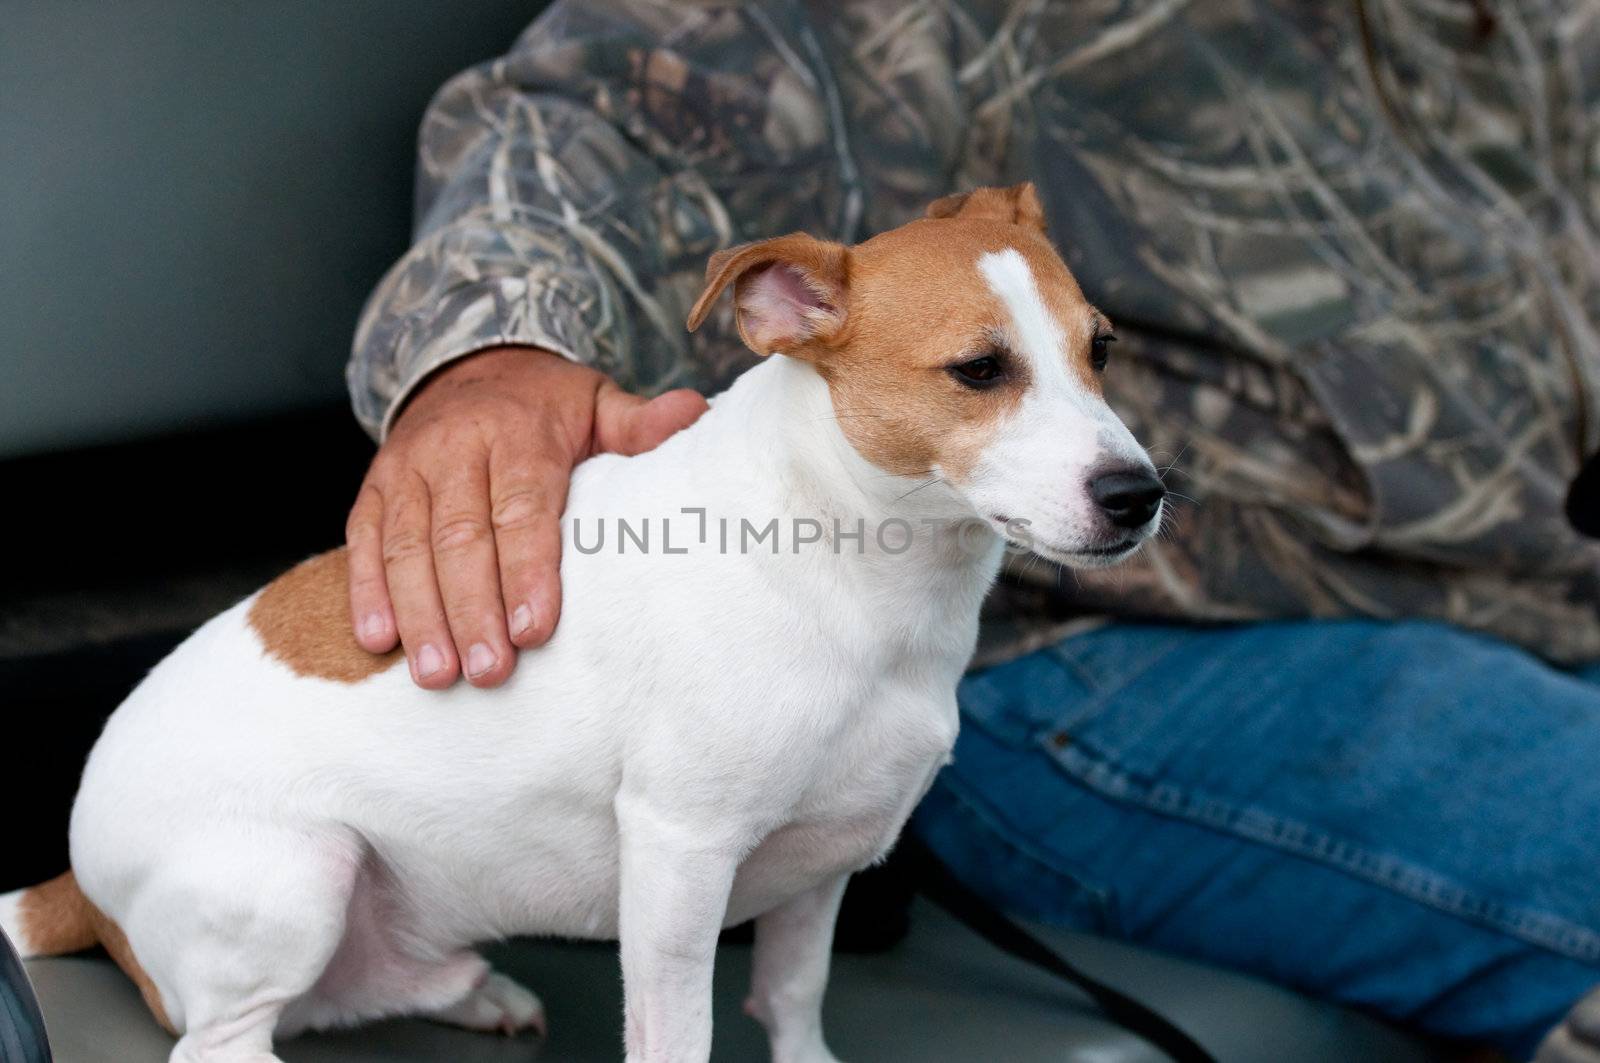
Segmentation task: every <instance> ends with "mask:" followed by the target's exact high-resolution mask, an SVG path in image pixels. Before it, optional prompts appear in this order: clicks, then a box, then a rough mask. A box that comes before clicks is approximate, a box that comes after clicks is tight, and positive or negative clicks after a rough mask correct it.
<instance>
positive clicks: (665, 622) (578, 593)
mask: <svg viewBox="0 0 1600 1063" xmlns="http://www.w3.org/2000/svg"><path fill="white" fill-rule="evenodd" d="M730 284H731V285H732V286H733V289H734V300H733V304H734V307H733V312H734V314H735V317H736V321H737V326H738V330H739V334H740V336H741V337H742V338H743V339H744V342H745V343H746V344H748V345H749V347H750V349H751V350H753V351H755V352H756V353H757V354H760V355H765V356H766V358H765V360H764V361H763V362H761V363H759V364H758V365H756V366H755V367H754V368H752V369H750V370H749V371H748V372H746V373H744V374H743V375H742V376H741V377H739V379H738V380H737V381H736V382H735V383H734V384H733V385H732V386H731V387H730V388H729V389H728V390H727V391H726V392H724V393H723V394H722V395H720V396H719V397H718V398H717V399H716V400H715V401H714V402H713V404H712V406H711V409H710V410H709V411H708V412H707V413H706V414H705V415H704V416H703V417H702V418H701V419H700V420H699V422H698V423H696V424H695V425H693V426H692V427H690V428H688V429H686V430H684V431H682V432H680V433H678V434H677V435H675V436H673V437H672V438H670V439H668V440H667V441H666V442H665V443H663V444H662V445H661V446H660V447H658V448H657V449H655V450H653V451H651V452H649V453H646V454H641V455H639V456H637V457H630V458H622V457H617V456H613V455H605V456H600V457H596V458H592V459H590V460H589V461H586V462H584V463H583V464H582V465H581V466H579V467H578V468H577V469H576V470H575V471H574V473H573V477H572V489H571V495H570V496H569V500H568V503H567V510H566V514H565V518H564V522H563V524H564V528H565V529H566V532H567V533H568V534H567V543H566V550H565V551H564V554H563V559H562V565H561V578H562V580H563V583H564V585H565V587H566V588H567V593H566V602H567V605H566V608H565V611H564V612H563V615H562V619H561V625H560V630H559V631H557V632H556V635H555V637H554V638H553V639H552V640H551V641H550V642H549V643H548V644H547V645H546V646H544V647H543V648H542V649H539V650H536V651H530V652H527V653H525V654H524V655H523V658H522V663H521V666H520V667H519V668H518V669H517V670H516V672H515V674H514V675H513V676H512V677H511V679H510V680H509V681H508V682H507V683H506V684H505V685H504V686H502V687H500V688H499V689H496V690H492V691H490V690H478V689H473V688H471V687H466V686H458V687H456V688H454V689H453V690H450V691H447V692H443V693H439V692H430V691H426V690H421V689H418V688H417V687H416V686H415V685H414V684H413V683H412V681H411V677H410V675H409V674H408V673H407V671H406V669H405V668H403V667H398V666H397V665H398V662H399V657H398V655H397V654H389V655H387V656H382V657H378V656H370V655H368V654H366V653H365V652H364V651H362V650H361V649H359V648H358V647H357V645H356V643H355V641H354V639H353V638H352V636H351V635H350V633H349V620H348V615H347V613H346V606H345V590H344V588H345V559H344V555H343V552H342V551H335V552H333V553H330V554H324V555H322V556H320V557H317V558H313V559H312V560H310V561H307V562H305V563H304V564H302V565H300V566H299V567H298V568H295V569H293V570H292V571H290V572H289V573H288V574H286V575H284V576H283V577H281V578H280V579H278V580H277V581H276V582H274V583H272V584H269V585H268V586H267V587H266V588H264V589H263V590H261V591H260V592H258V593H257V594H255V595H254V596H252V597H250V598H248V599H246V600H245V601H243V602H241V603H239V604H238V605H237V606H235V607H233V608H232V609H229V610H228V611H227V612H225V613H223V614H222V615H220V616H218V617H216V618H215V619H213V620H211V621H210V622H208V623H207V624H205V625H204V626H203V627H201V628H200V629H199V630H198V631H196V632H195V633H194V635H193V636H191V637H190V638H189V639H188V641H186V642H185V643H184V644H183V645H182V646H180V647H179V648H178V649H177V650H175V651H174V652H173V653H172V655H171V656H170V657H168V658H167V659H166V660H164V661H163V662H162V663H161V664H159V665H157V666H156V668H155V669H154V670H153V671H152V672H151V673H150V675H149V676H148V677H147V678H146V679H145V680H144V681H143V682H142V683H141V684H140V685H139V686H138V687H137V688H136V689H135V690H134V691H133V693H132V694H131V695H129V697H128V699H127V701H126V702H124V703H123V705H122V706H121V707H120V708H119V709H118V710H117V711H116V712H115V713H114V714H113V715H112V716H111V718H110V720H109V721H108V722H107V724H106V727H105V732H104V733H103V734H102V735H101V737H100V739H99V741H98V743H97V744H96V745H95V747H94V751H93V752H92V753H91V754H90V756H89V761H88V766H87V767H86V768H85V770H84V774H83V782H82V786H81V789H80V790H79V792H78V797H77V802H76V804H75V806H74V808H73V811H72V827H71V854H72V868H73V870H72V871H70V872H68V873H67V874H65V875H63V876H61V877H60V878H57V879H54V880H52V881H51V882H48V883H45V884H43V885H40V886H36V887H33V888H31V889H27V890H23V891H20V892H18V893H12V894H8V895H6V896H5V897H3V898H0V925H3V927H4V929H5V931H6V933H7V934H9V935H10V936H11V937H12V938H13V940H14V941H15V942H16V943H17V945H18V947H19V949H20V951H21V952H22V953H23V955H35V956H37V955H48V954H57V953H62V952H68V951H74V950H78V949H83V948H87V947H90V946H91V945H94V944H95V943H99V944H102V945H104V946H105V947H106V949H107V950H108V951H109V952H110V954H111V955H112V956H113V957H114V958H115V959H116V961H117V962H118V963H119V964H120V965H121V966H122V967H123V969H124V970H126V971H127V972H128V974H129V975H131V976H132V977H133V979H134V980H135V981H136V982H137V983H138V984H139V986H140V988H141V990H142V992H143V994H144V998H145V1000H146V1001H147V1002H148V1004H149V1006H150V1008H151V1009H152V1010H153V1011H154V1012H155V1015H156V1018H157V1019H158V1020H159V1021H160V1022H161V1023H162V1024H163V1025H164V1026H166V1027H167V1028H168V1029H169V1030H170V1031H172V1032H173V1033H174V1034H176V1035H179V1040H178V1042H177V1044H176V1046H175V1047H174V1048H173V1051H172V1059H173V1060H174V1061H184V1063H223V1061H246V1060H248V1061H251V1063H266V1061H270V1060H275V1059H277V1058H278V1057H277V1056H275V1055H273V1041H274V1038H284V1037H288V1036H291V1035H292V1034H294V1033H295V1032H297V1031H300V1030H305V1029H319V1028H327V1027H335V1026H347V1025H351V1024H354V1023H358V1022H362V1021H365V1020H369V1019H378V1018H382V1017H385V1016H395V1015H420V1016H426V1017H428V1018H432V1019H436V1020H439V1021H441V1022H446V1023H453V1024H457V1025H460V1026H464V1027H467V1028H469V1029H474V1030H505V1031H516V1030H521V1029H524V1028H540V1029H542V1027H543V1023H544V1015H543V1011H542V1008H541V1006H540V1003H539V1000H538V998H536V997H535V996H534V994H533V993H531V992H529V991H528V990H527V989H525V988H523V987H522V986H520V985H518V984H517V983H515V982H513V981H512V980H511V979H509V978H507V977H505V976H503V975H501V974H499V973H498V972H496V971H494V970H492V969H491V968H490V967H489V965H488V964H487V963H486V962H485V961H484V960H483V959H482V958H481V957H480V956H479V955H478V954H477V953H476V952H475V951H473V945H474V943H477V942H483V941H485V940H490V939H496V938H502V937H506V936H509V935H542V934H547V935H559V936H565V937H578V938H618V939H620V941H621V952H622V971H623V981H624V990H625V997H626V1008H625V1022H624V1041H625V1044H626V1050H627V1058H628V1059H629V1060H652V1061H655V1060H662V1061H667V1060H670V1061H680V1060H704V1059H706V1058H707V1057H708V1055H709V1053H710V1050H711V969H712V961H713V957H714V954H715V950H716V945H717V935H718V932H719V931H720V930H721V929H722V928H723V927H726V926H731V925H733V924H735V923H739V922H742V921H744V920H746V919H751V918H754V919H755V920H756V944H755V956H754V976H753V986H752V989H751V994H750V998H749V1000H748V1002H747V1004H746V1008H747V1010H748V1011H749V1012H750V1014H752V1015H753V1016H755V1017H756V1018H757V1019H759V1020H760V1021H761V1022H762V1023H763V1024H765V1026H766V1027H767V1030H768V1032H769V1035H770V1039H771V1047H772V1056H773V1058H774V1059H776V1060H779V1061H780V1063H789V1061H793V1063H817V1061H823V1060H831V1059H833V1056H832V1054H831V1053H830V1052H829V1051H828V1049H827V1047H826V1045H825V1044H824V1042H823V1036H822V1030H821V1017H820V1013H821V1000H822V994H823V986H824V983H825V982H826V980H827V974H828V954H829V944H830V941H831V939H832V933H833V925H834V917H835V914H836V913H837V911H838V907H839V899H840V896H841V894H842V893H843V891H844V886H845V880H846V879H847V878H848V877H849V875H850V873H851V872H853V871H856V870H858V869H860V868H863V867H866V866H868V865H869V864H872V863H873V862H874V861H877V860H879V859H880V858H882V857H883V855H884V854H885V853H886V852H887V850H888V849H889V847H890V846H891V845H892V844H893V843H894V840H895V837H896V835H897V834H898V833H899V831H900V829H901V827H902V825H904V823H905V821H906V818H907V816H908V815H909V814H910V812H911V810H912V808H913V806H915V805H916V803H917V801H918V800H919V799H920V798H921V797H922V795H923V794H924V792H926V790H927V789H928V786H929V784H930V782H931V781H932V779H933V776H934V773H935V772H937V771H938V770H939V768H940V766H941V765H943V764H944V763H945V762H946V760H947V759H948V757H949V754H950V750H951V747H952V745H953V743H954V741H955V737H956V719H957V716H956V697H955V693H956V682H957V680H958V679H959V678H960V676H961V672H962V669H963V667H964V666H965V665H966V663H967V661H968V659H969V658H970V656H971V654H972V651H973V648H974V645H975V640H976V637H977V632H978V607H979V604H980V603H981V602H982V600H983V598H984V595H985V592H986V591H987V590H988V588H989V586H990V584H991V583H992V582H993V581H994V579H995V577H996V574H997V572H998V569H999V566H1000V563H1001V559H1002V554H1003V550H1004V547H1005V544H1006V542H1007V540H1008V539H1010V540H1012V541H1017V540H1019V539H1020V538H1022V537H1023V532H1026V540H1027V545H1028V546H1029V547H1030V548H1032V549H1033V550H1034V551H1035V552H1037V553H1039V554H1042V555H1043V556H1045V557H1047V558H1050V559H1053V560H1055V561H1058V562H1060V563H1063V564H1067V565H1078V566H1103V565H1109V564H1112V563H1114V562H1116V561H1118V560H1120V559H1122V558H1125V557H1127V556H1128V555H1129V554H1130V553H1132V552H1133V551H1134V550H1136V549H1137V548H1138V547H1139V545H1140V543H1142V542H1143V541H1144V540H1145V539H1147V538H1148V537H1149V536H1150V535H1151V534H1152V533H1153V531H1154V530H1155V528H1156V527H1157V525H1158V524H1159V523H1160V519H1161V510H1162V495H1163V490H1162V485H1161V481H1160V479H1159V478H1158V477H1157V475H1156V471H1155V469H1154V468H1153V466H1152V465H1151V463H1150V460H1149V458H1148V457H1147V456H1146V455H1145V453H1144V451H1143V450H1142V449H1141V448H1140V447H1139V445H1138V444H1137V443H1135V442H1134V439H1133V437H1132V435H1131V434H1130V433H1129V431H1128V430H1127V428H1126V427H1125V426H1124V425H1123V424H1122V422H1121V421H1120V420H1119V419H1118V418H1117V417H1116V415H1115V414H1113V413H1112V412H1111V410H1110V408H1109V407H1108V406H1107V405H1106V403H1105V401H1104V400H1103V398H1102V397H1101V389H1100V372H1101V369H1102V368H1103V367H1104V364H1105V356H1106V347H1107V344H1108V343H1109V342H1110V340H1111V338H1112V337H1111V334H1110V331H1109V330H1110V324H1109V323H1108V322H1107V321H1106V320H1105V318H1104V317H1102V316H1101V315H1100V314H1099V313H1098V312H1097V311H1096V310H1095V309H1094V308H1093V307H1091V306H1090V305H1089V304H1088V303H1087V302H1086V301H1085V300H1084V297H1083V294H1082V292H1080V291H1079V290H1078V285H1077V284H1076V282H1074V280H1073V278H1072V275H1071V274H1070V273H1069V272H1068V270H1067V268H1066V266H1065V264H1063V262H1062V261H1061V259H1060V258H1059V257H1058V256H1057V255H1056V253H1055V251H1054V250H1053V249H1052V247H1051V246H1050V244H1049V242H1048V240H1047V238H1046V235H1045V226H1044V216H1043V212H1042V210H1041V209H1040V206H1039V201H1038V198H1037V196H1036V194H1035V192H1034V190H1033V187H1032V186H1031V185H1026V184H1024V185H1019V186H1016V187H1013V188H1005V189H1000V188H985V189H979V190H978V191H975V192H972V193H968V194H965V195H959V196H951V197H947V198H945V199H941V200H939V201H938V202H936V203H934V204H933V205H932V206H931V207H930V208H929V209H928V212H927V216H926V217H925V218H922V219H918V220H916V221H913V222H911V223H910V224H907V225H905V226H903V227H901V228H898V229H895V230H893V231H890V232H887V233H884V234H882V235H880V236H877V237H875V238H873V239H871V240H868V241H866V242H865V243H862V244H860V245H858V246H855V247H845V246H842V245H840V244H836V243H828V242H824V241H822V240H816V239H813V238H811V237H810V236H806V235H803V234H798V233H797V234H793V235H789V236H782V237H778V238H777V239H773V240H763V241H760V242H758V243H752V244H746V245H743V246H741V247H735V248H732V249H730V250H726V251H721V252H718V253H717V254H716V255H714V256H712V258H711V262H710V266H709V268H708V270H707V279H706V288H705V292H704V294H702V295H701V296H700V299H699V301H698V302H697V303H696V304H695V306H694V309H693V311H692V312H691V313H690V315H689V328H690V329H691V330H692V329H694V328H696V327H698V326H699V324H700V323H701V322H702V321H703V320H704V319H705V317H706V316H707V314H708V312H709V311H710V310H711V308H712V305H713V303H714V302H715V301H716V299H717V297H718V295H719V294H720V293H721V292H722V291H723V289H725V288H727V287H728V286H729V285H730ZM685 513H690V514H694V515H695V516H694V518H693V519H688V518H684V517H682V516H680V514H685ZM795 515H804V516H805V517H806V518H807V520H809V521H810V523H806V524H805V527H806V529H807V530H808V531H810V533H809V534H801V532H800V531H799V530H797V531H796V532H795V534H794V536H793V540H794V541H793V542H792V543H791V542H787V541H785V542H783V543H782V548H781V549H780V548H779V539H780V538H781V535H780V536H777V537H771V538H768V537H766V536H767V535H768V534H769V533H770V531H771V529H770V528H769V527H768V525H769V522H770V520H771V518H774V517H776V518H781V519H782V520H784V521H787V520H790V519H791V518H793V517H795ZM667 516H672V517H676V518H677V519H676V520H675V521H673V522H672V523H671V525H670V527H669V528H667V529H665V531H664V533H663V534H664V535H666V537H667V538H668V539H669V540H670V539H676V540H677V544H672V543H671V542H670V541H669V542H667V543H663V542H662V538H661V537H659V536H658V538H657V540H656V547H657V548H656V549H655V550H654V551H651V550H649V549H648V545H649V544H648V538H647V537H648V531H644V532H643V535H641V529H640V520H639V519H640V518H642V517H643V518H649V517H657V518H661V517H667ZM608 521H610V522H613V525H614V527H615V529H616V535H615V536H614V537H613V539H612V541H611V545H609V546H603V547H597V546H596V545H595V542H596V540H597V539H600V537H601V536H602V535H603V534H604V532H603V530H602V526H603V525H605V524H606V522H608ZM630 522H631V523H630ZM802 523H805V522H801V521H797V522H796V528H797V529H798V528H799V527H800V525H801V524H802ZM624 525H627V527H626V528H624V527H623V526H624ZM815 526H820V527H821V528H822V529H823V533H822V534H820V535H818V534H817V533H816V532H815V530H814V527H815ZM730 527H731V528H732V529H734V530H733V531H732V532H731V533H730V531H729V529H730ZM717 528H720V529H721V531H717V530H715V529H717ZM750 529H755V531H756V532H757V533H758V534H759V535H760V536H761V537H759V538H757V539H756V540H755V541H754V543H753V544H752V542H751V541H750V535H749V532H750ZM951 529H956V530H955V531H952V530H951ZM574 530H576V531H577V533H578V534H577V538H576V541H574V538H573V534H572V533H573V532H574ZM667 532H670V535H667V534H666V533H667ZM741 540H742V541H741ZM601 541H602V542H603V540H601Z"/></svg>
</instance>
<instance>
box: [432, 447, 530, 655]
mask: <svg viewBox="0 0 1600 1063" xmlns="http://www.w3.org/2000/svg"><path fill="white" fill-rule="evenodd" d="M447 475H448V476H449V479H447V480H445V481H444V482H442V483H435V484H433V485H431V488H432V497H433V512H432V515H431V521H432V542H433V565H434V570H435V572H436V573H437V574H438V577H439V596H440V598H441V599H442V600H443V602H444V612H445V616H446V617H447V618H448V620H449V622H450V635H451V638H452V639H453V640H454V642H455V647H456V656H457V658H458V659H459V661H460V662H461V672H462V674H463V675H465V676H466V677H467V681H468V682H469V683H471V684H473V685H474V686H486V687H487V686H497V685H498V684H499V683H501V682H502V681H503V680H504V679H505V678H506V676H508V675H510V674H511V667H512V665H513V664H514V663H515V661H514V654H513V651H512V649H511V640H510V639H509V638H508V637H507V635H506V616H505V610H504V605H503V602H504V599H503V597H502V596H501V593H500V563H499V560H498V558H497V548H496V543H495V535H494V526H493V524H492V523H491V517H490V513H489V470H488V466H487V463H486V462H474V463H473V464H472V465H471V466H470V467H468V468H465V469H462V468H456V469H452V470H451V471H450V472H449V473H448V474H447Z"/></svg>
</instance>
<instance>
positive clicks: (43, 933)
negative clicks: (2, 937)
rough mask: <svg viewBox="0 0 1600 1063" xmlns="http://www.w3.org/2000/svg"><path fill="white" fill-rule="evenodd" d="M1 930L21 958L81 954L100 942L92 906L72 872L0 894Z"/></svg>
mask: <svg viewBox="0 0 1600 1063" xmlns="http://www.w3.org/2000/svg"><path fill="white" fill-rule="evenodd" d="M0 930H4V931H5V934H6V937H8V938H10V939H11V944H12V945H13V946H14V947H15V948H16V950H17V953H18V954H19V955H20V956H22V958H23V959H27V958H28V957H30V956H60V955H63V954H65V953H68V952H82V951H83V950H84V949H88V948H93V947H94V946H95V945H97V944H99V943H100V934H99V932H98V930H97V928H96V926H95V909H94V905H92V904H90V903H89V898H87V897H85V896H84V895H83V891H82V890H80V889H79V888H78V880H77V878H76V877H75V876H74V875H73V874H72V872H71V871H68V872H65V873H64V874H60V875H57V876H56V877H55V878H53V879H51V880H50V881H49V882H41V883H40V884H39V885H37V886H29V887H28V888H27V889H25V890H17V891H16V892H15V893H5V894H0Z"/></svg>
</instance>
